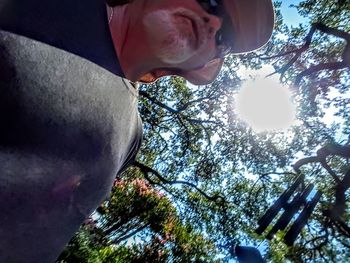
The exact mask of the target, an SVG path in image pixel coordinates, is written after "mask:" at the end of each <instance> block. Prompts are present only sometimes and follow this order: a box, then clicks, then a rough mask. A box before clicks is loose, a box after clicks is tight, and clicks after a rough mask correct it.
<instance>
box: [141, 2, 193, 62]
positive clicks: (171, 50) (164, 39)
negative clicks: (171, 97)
mask: <svg viewBox="0 0 350 263" xmlns="http://www.w3.org/2000/svg"><path fill="white" fill-rule="evenodd" d="M177 12H178V10H176V9H174V10H157V11H153V12H151V13H149V14H147V15H146V16H145V17H144V20H143V24H144V26H145V29H146V31H147V35H148V39H147V41H149V44H150V46H151V48H152V49H153V52H154V54H155V55H156V56H157V58H158V59H159V60H161V61H162V62H164V63H166V64H170V65H176V64H179V63H182V62H184V61H186V60H187V59H189V58H190V57H191V56H193V53H194V52H195V51H194V47H193V41H191V40H193V37H194V36H193V35H190V34H191V32H188V30H187V32H186V30H181V29H184V27H183V25H181V21H179V20H177V19H176V18H175V14H176V13H177ZM182 22H183V21H182Z"/></svg>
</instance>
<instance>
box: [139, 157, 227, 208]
mask: <svg viewBox="0 0 350 263" xmlns="http://www.w3.org/2000/svg"><path fill="white" fill-rule="evenodd" d="M134 166H136V167H138V168H139V169H140V170H141V172H142V173H143V174H144V175H146V176H147V174H148V173H151V174H153V175H155V176H156V177H157V178H158V179H159V181H160V182H161V183H163V184H169V185H175V184H182V185H187V186H189V187H191V188H193V189H195V190H196V191H197V192H199V193H200V194H201V195H202V196H204V197H205V198H206V199H208V200H209V201H214V202H215V201H217V200H218V199H223V197H221V196H219V195H215V196H210V195H208V194H207V193H205V192H204V191H203V190H201V189H199V188H198V187H197V186H196V185H195V184H193V183H190V182H187V181H182V180H168V179H166V178H164V177H163V176H162V175H161V174H160V173H159V172H157V171H156V170H154V169H152V168H151V167H148V166H146V165H144V164H143V163H140V162H138V161H136V162H135V163H134Z"/></svg>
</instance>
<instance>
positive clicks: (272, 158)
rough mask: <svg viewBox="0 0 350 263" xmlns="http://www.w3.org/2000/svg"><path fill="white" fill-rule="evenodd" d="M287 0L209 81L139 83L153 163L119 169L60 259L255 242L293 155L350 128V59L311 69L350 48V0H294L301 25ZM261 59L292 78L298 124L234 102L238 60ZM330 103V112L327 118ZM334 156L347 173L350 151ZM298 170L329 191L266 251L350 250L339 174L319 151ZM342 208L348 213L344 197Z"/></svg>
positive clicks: (209, 255)
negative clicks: (273, 124) (274, 128)
mask: <svg viewBox="0 0 350 263" xmlns="http://www.w3.org/2000/svg"><path fill="white" fill-rule="evenodd" d="M280 4H281V3H280V2H279V3H276V8H277V10H276V11H277V17H276V30H275V33H274V35H273V37H272V39H271V41H270V43H269V44H267V45H266V46H265V47H264V48H263V49H261V50H259V51H257V52H254V53H249V54H243V55H240V56H238V57H237V56H231V57H228V58H227V60H226V62H225V67H224V68H223V70H222V72H221V73H220V75H219V77H218V79H217V80H216V81H215V82H214V83H212V84H211V85H207V86H198V87H196V86H192V85H189V84H188V83H186V81H184V80H183V79H181V78H177V77H174V78H166V79H162V80H160V81H158V82H156V83H154V84H152V85H147V86H141V87H140V106H139V111H140V114H141V116H142V119H143V122H144V143H143V145H142V149H141V151H140V153H139V155H138V158H137V160H138V162H139V163H142V164H143V165H145V166H146V167H148V168H151V169H146V168H145V167H141V166H137V167H136V166H135V167H132V168H130V169H129V170H127V171H126V172H125V173H124V174H123V177H122V178H121V179H119V180H117V181H116V183H115V186H114V187H113V189H112V193H111V196H110V198H109V199H108V200H106V201H105V202H104V203H103V204H102V205H101V206H100V207H99V208H98V209H97V211H96V214H95V216H94V220H96V222H94V223H93V224H92V226H93V227H91V224H87V225H85V226H83V227H82V229H81V231H80V232H79V233H77V236H76V237H74V238H73V239H72V241H71V242H70V244H69V245H68V247H67V249H66V251H65V252H64V253H63V254H62V255H61V260H62V262H228V260H232V258H234V256H235V255H234V246H235V245H236V244H239V243H241V244H250V245H253V246H258V245H259V244H260V242H261V241H262V239H263V237H261V236H258V235H257V234H255V233H254V229H255V228H256V226H257V220H258V218H259V217H260V216H261V215H262V214H263V213H264V212H265V211H266V209H267V208H268V207H269V206H270V205H271V204H272V202H273V201H275V200H276V199H277V198H278V196H279V195H280V194H281V193H282V192H283V191H284V190H285V189H286V188H287V187H288V186H290V184H291V182H292V181H293V179H294V177H295V174H293V173H291V172H292V167H291V165H292V164H294V163H295V162H296V161H297V160H298V159H299V158H301V157H303V156H311V155H315V153H316V150H317V149H318V148H320V147H322V146H324V145H326V144H329V143H330V144H334V143H340V144H344V143H345V141H346V139H347V135H348V134H349V133H350V107H349V106H348V105H350V104H349V103H350V98H349V91H350V85H349V83H350V72H349V65H350V64H349V65H348V66H345V67H343V68H340V69H337V68H336V67H333V68H332V67H329V68H325V69H322V70H314V69H315V66H318V65H322V64H325V63H336V62H341V61H345V62H346V61H349V60H350V55H349V54H350V53H346V50H347V48H348V47H349V46H350V44H349V42H348V41H347V40H346V39H345V38H342V37H339V36H337V35H334V34H333V33H334V32H335V31H336V30H338V31H342V32H343V33H344V35H345V36H348V35H349V34H350V33H349V31H350V23H349V22H348V21H350V6H349V5H350V3H349V1H343V0H334V1H328V0H327V1H326V0H320V1H314V0H305V1H301V2H299V3H297V4H296V5H295V7H291V8H297V10H298V12H299V13H300V14H301V15H302V16H303V17H304V18H305V20H304V21H303V23H300V24H299V25H294V26H288V25H286V24H285V23H284V22H283V17H282V15H281V13H280V10H279V9H278V8H279V6H280ZM320 22H321V23H322V25H323V26H320V25H319V27H317V28H316V27H315V28H314V29H315V31H314V32H313V34H310V32H312V31H310V30H312V29H313V26H312V25H315V24H313V23H320ZM322 30H323V31H322ZM338 31H337V32H338ZM338 33H339V32H338ZM308 40H309V41H310V42H309V45H308V46H306V45H305V43H307V41H308ZM298 52H299V53H298ZM296 54H299V55H298V56H296ZM293 58H295V60H292V59H293ZM266 64H270V65H273V67H274V68H275V70H276V74H279V76H280V79H281V81H282V82H284V83H285V84H288V85H289V86H290V87H291V89H292V91H293V93H294V96H295V97H294V99H295V101H296V102H297V103H298V105H299V107H298V112H297V119H298V124H296V125H294V126H293V127H291V128H290V129H289V130H288V132H270V133H266V132H265V133H255V132H254V131H253V130H252V129H250V128H249V127H248V126H247V125H246V124H245V123H243V122H242V121H241V120H239V119H238V118H237V115H236V114H235V106H234V95H235V94H236V92H237V90H238V89H239V87H240V84H241V82H242V80H241V79H240V78H239V77H238V76H237V74H236V71H237V70H238V69H239V67H241V66H245V67H248V68H251V69H258V68H261V67H262V66H263V65H266ZM297 80H298V81H297ZM329 109H332V111H334V112H331V113H332V114H333V115H332V116H331V121H329V118H328V121H327V119H325V118H324V116H327V115H326V113H327V112H328V114H329ZM327 161H328V163H329V165H330V167H332V169H334V171H335V172H336V173H337V174H338V175H339V177H340V178H343V176H344V173H345V171H346V170H347V169H348V167H349V163H348V160H347V159H344V158H336V157H329V158H327ZM302 171H303V173H304V174H306V182H313V183H315V185H316V186H317V188H318V189H319V190H321V191H322V192H323V197H322V199H321V202H320V205H318V206H317V207H316V210H315V212H314V213H313V215H312V217H311V219H310V221H309V222H308V225H307V227H306V228H304V230H303V231H302V233H301V235H300V236H299V238H298V239H297V241H296V242H295V244H294V246H292V247H287V246H286V245H284V243H283V235H284V232H283V231H280V232H278V233H277V235H276V238H275V239H273V240H272V241H271V242H265V243H264V244H265V248H264V249H263V254H264V256H265V258H266V259H268V261H269V262H348V261H349V259H350V252H349V251H350V250H349V247H350V244H349V243H350V242H349V240H348V238H349V237H347V236H346V235H344V233H342V232H341V229H340V228H339V227H337V226H336V225H334V224H332V222H330V221H329V220H328V219H327V218H326V217H325V216H324V212H325V211H326V210H327V209H329V208H330V206H331V205H332V203H334V202H335V197H334V193H335V192H334V186H335V184H334V181H333V179H332V177H331V176H330V175H329V173H328V172H327V171H325V170H324V168H323V167H322V166H321V165H320V164H319V163H312V164H309V165H306V166H303V167H302ZM346 200H347V202H349V191H347V192H346ZM343 217H344V220H345V221H348V220H349V219H350V211H349V208H348V207H347V208H346V211H345V213H344V215H343ZM327 220H328V221H327ZM218 258H220V260H219V259H218ZM89 260H90V261H89Z"/></svg>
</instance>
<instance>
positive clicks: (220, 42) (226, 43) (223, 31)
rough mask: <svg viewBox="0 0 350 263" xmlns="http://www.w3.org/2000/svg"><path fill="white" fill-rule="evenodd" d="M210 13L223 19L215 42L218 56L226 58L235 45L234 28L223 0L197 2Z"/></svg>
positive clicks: (201, 0)
mask: <svg viewBox="0 0 350 263" xmlns="http://www.w3.org/2000/svg"><path fill="white" fill-rule="evenodd" d="M197 1H198V3H199V4H200V5H201V7H202V8H203V9H204V10H205V11H206V12H207V13H208V14H211V15H214V16H217V17H220V18H221V19H222V25H221V28H220V29H219V30H218V31H217V32H216V35H215V42H216V45H217V49H218V53H219V54H218V56H220V57H224V56H226V55H227V54H229V53H230V52H231V47H232V44H233V27H232V20H231V17H230V15H229V14H228V13H227V12H226V10H225V7H224V3H223V0H197Z"/></svg>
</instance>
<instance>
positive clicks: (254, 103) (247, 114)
mask: <svg viewBox="0 0 350 263" xmlns="http://www.w3.org/2000/svg"><path fill="white" fill-rule="evenodd" d="M235 104H236V107H235V108H236V113H237V115H238V117H239V118H240V119H242V120H243V121H245V122H247V123H248V125H249V126H251V127H252V128H253V129H254V130H255V131H257V132H261V131H272V130H284V129H287V128H289V127H290V126H291V125H292V124H293V122H294V120H295V106H294V105H293V103H292V99H291V93H290V91H289V90H288V88H287V87H285V86H282V85H281V84H280V83H279V82H278V81H277V80H275V79H271V78H256V79H253V80H248V81H246V82H245V83H244V84H243V85H242V87H241V89H240V91H239V92H238V94H237V96H236V97H235Z"/></svg>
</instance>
